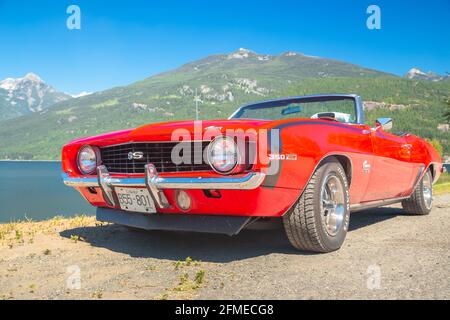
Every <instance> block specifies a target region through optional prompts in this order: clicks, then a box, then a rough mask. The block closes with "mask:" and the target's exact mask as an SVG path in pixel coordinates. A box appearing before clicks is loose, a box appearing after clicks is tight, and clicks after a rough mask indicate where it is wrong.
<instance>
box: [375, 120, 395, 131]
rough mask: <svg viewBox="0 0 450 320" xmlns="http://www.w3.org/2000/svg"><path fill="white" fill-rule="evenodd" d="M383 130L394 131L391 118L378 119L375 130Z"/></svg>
mask: <svg viewBox="0 0 450 320" xmlns="http://www.w3.org/2000/svg"><path fill="white" fill-rule="evenodd" d="M379 128H382V129H383V130H384V131H389V130H391V129H392V119H391V118H378V119H377V120H376V121H375V130H378V129H379Z"/></svg>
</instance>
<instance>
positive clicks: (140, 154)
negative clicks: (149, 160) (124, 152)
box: [128, 151, 144, 160]
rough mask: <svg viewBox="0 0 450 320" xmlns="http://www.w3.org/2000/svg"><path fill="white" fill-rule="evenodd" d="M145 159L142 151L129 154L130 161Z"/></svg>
mask: <svg viewBox="0 0 450 320" xmlns="http://www.w3.org/2000/svg"><path fill="white" fill-rule="evenodd" d="M141 159H144V153H143V152H142V151H136V152H131V151H130V152H128V160H141Z"/></svg>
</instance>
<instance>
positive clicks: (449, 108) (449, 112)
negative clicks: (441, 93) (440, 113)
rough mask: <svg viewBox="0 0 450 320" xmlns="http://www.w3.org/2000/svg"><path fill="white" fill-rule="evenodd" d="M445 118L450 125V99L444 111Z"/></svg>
mask: <svg viewBox="0 0 450 320" xmlns="http://www.w3.org/2000/svg"><path fill="white" fill-rule="evenodd" d="M444 118H445V120H446V121H447V122H448V123H449V124H450V98H449V99H448V100H447V108H446V110H445V111H444Z"/></svg>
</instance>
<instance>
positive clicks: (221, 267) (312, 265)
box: [0, 195, 450, 299]
mask: <svg viewBox="0 0 450 320" xmlns="http://www.w3.org/2000/svg"><path fill="white" fill-rule="evenodd" d="M338 298H342V299H386V298H389V299H416V298H424V299H435V298H443V299H449V298H450V195H443V196H439V197H436V201H435V207H434V209H433V211H432V213H431V214H430V215H429V216H422V217H420V216H419V217H418V216H405V215H403V213H402V211H401V209H399V207H398V206H394V207H388V208H381V209H375V210H368V211H363V212H359V213H354V214H353V215H352V216H351V222H350V232H349V233H348V235H347V239H346V241H345V243H344V246H343V247H342V248H341V250H339V251H337V252H333V253H329V254H307V253H302V252H296V251H295V250H293V249H291V247H290V245H289V243H288V241H287V239H286V236H285V235H284V232H283V229H282V228H281V226H279V227H278V228H274V229H271V230H258V231H257V230H245V231H243V232H242V233H241V234H239V235H238V236H235V237H228V236H222V235H210V234H194V233H175V232H141V231H130V230H128V229H126V228H123V227H120V226H115V225H109V224H101V223H96V222H95V220H94V219H93V218H92V217H78V218H74V219H62V218H55V219H52V220H49V221H44V222H23V223H17V224H3V225H0V299H338Z"/></svg>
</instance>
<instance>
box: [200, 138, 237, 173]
mask: <svg viewBox="0 0 450 320" xmlns="http://www.w3.org/2000/svg"><path fill="white" fill-rule="evenodd" d="M207 152H208V157H207V158H208V162H209V165H210V166H211V167H212V168H213V170H214V171H216V172H218V173H222V174H225V173H229V172H231V171H232V170H233V169H234V168H235V167H236V165H237V163H238V157H239V154H238V148H237V145H236V143H235V142H234V140H233V139H232V138H231V137H223V136H221V137H217V138H216V139H214V141H213V142H211V143H210V145H209V147H208V151H207Z"/></svg>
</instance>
